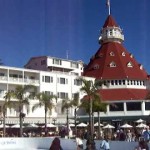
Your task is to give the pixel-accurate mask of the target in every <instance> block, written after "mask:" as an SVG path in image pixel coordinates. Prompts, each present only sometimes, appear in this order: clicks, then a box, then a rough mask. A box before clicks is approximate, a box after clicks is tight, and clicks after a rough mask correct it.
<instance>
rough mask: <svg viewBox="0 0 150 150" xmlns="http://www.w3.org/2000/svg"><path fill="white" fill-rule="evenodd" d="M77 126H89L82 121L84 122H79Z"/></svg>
mask: <svg viewBox="0 0 150 150" xmlns="http://www.w3.org/2000/svg"><path fill="white" fill-rule="evenodd" d="M77 127H87V124H85V123H83V122H82V123H80V124H78V125H77Z"/></svg>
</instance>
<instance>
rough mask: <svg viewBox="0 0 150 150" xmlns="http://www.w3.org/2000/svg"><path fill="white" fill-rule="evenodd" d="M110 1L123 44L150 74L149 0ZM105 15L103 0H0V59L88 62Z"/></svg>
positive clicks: (10, 61) (20, 64) (18, 64)
mask: <svg viewBox="0 0 150 150" xmlns="http://www.w3.org/2000/svg"><path fill="white" fill-rule="evenodd" d="M110 1H111V10H112V11H111V12H112V13H111V14H112V16H113V17H114V18H115V20H116V22H117V23H118V25H120V27H121V28H122V29H123V33H124V35H125V42H124V46H125V47H126V49H127V50H128V51H129V52H131V53H133V55H134V57H135V58H136V60H137V61H138V62H139V63H141V64H143V66H144V68H145V69H146V70H147V72H148V73H150V65H149V58H150V57H149V56H150V42H149V41H150V12H149V8H150V1H149V0H131V1H128V2H127V1H126V0H110ZM107 16H108V9H107V7H106V0H0V58H1V59H2V62H3V63H4V64H5V65H7V66H14V67H23V66H24V64H26V62H27V61H28V60H29V59H30V58H31V57H35V56H42V55H48V56H54V57H60V58H67V53H68V57H69V59H72V60H82V61H84V62H85V63H88V62H89V60H90V58H91V57H92V55H93V54H95V53H96V51H97V50H98V48H99V47H100V45H99V44H98V38H99V35H100V29H101V27H102V26H103V24H104V22H105V20H106V18H107Z"/></svg>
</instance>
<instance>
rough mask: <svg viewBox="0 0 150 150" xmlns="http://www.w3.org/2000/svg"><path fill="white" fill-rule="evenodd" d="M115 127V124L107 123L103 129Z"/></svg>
mask: <svg viewBox="0 0 150 150" xmlns="http://www.w3.org/2000/svg"><path fill="white" fill-rule="evenodd" d="M113 128H115V127H114V126H112V125H110V124H107V125H106V126H104V127H103V129H113Z"/></svg>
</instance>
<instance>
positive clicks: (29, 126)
mask: <svg viewBox="0 0 150 150" xmlns="http://www.w3.org/2000/svg"><path fill="white" fill-rule="evenodd" d="M26 127H27V128H38V127H39V126H38V125H36V124H34V123H31V124H28V125H27V126H26Z"/></svg>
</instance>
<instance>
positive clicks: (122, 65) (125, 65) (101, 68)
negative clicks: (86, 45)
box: [83, 42, 148, 80]
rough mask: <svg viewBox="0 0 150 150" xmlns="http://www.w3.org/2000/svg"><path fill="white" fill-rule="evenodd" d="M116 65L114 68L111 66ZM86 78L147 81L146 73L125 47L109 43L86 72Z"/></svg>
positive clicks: (91, 61)
mask: <svg viewBox="0 0 150 150" xmlns="http://www.w3.org/2000/svg"><path fill="white" fill-rule="evenodd" d="M113 64H114V65H116V66H115V67H112V66H111V65H113ZM83 75H84V76H90V77H95V78H97V79H126V78H129V79H141V80H142V79H147V77H148V75H147V73H146V71H145V70H144V69H143V68H142V67H140V65H139V64H138V63H137V61H136V60H135V59H134V57H132V55H131V54H129V53H128V51H127V50H126V49H125V48H124V47H123V45H122V44H120V43H116V42H109V43H105V44H103V45H102V46H101V47H100V48H99V50H98V51H97V52H96V54H95V55H94V56H93V58H92V59H91V60H90V63H89V64H88V65H87V67H86V68H85V70H84V74H83Z"/></svg>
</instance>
